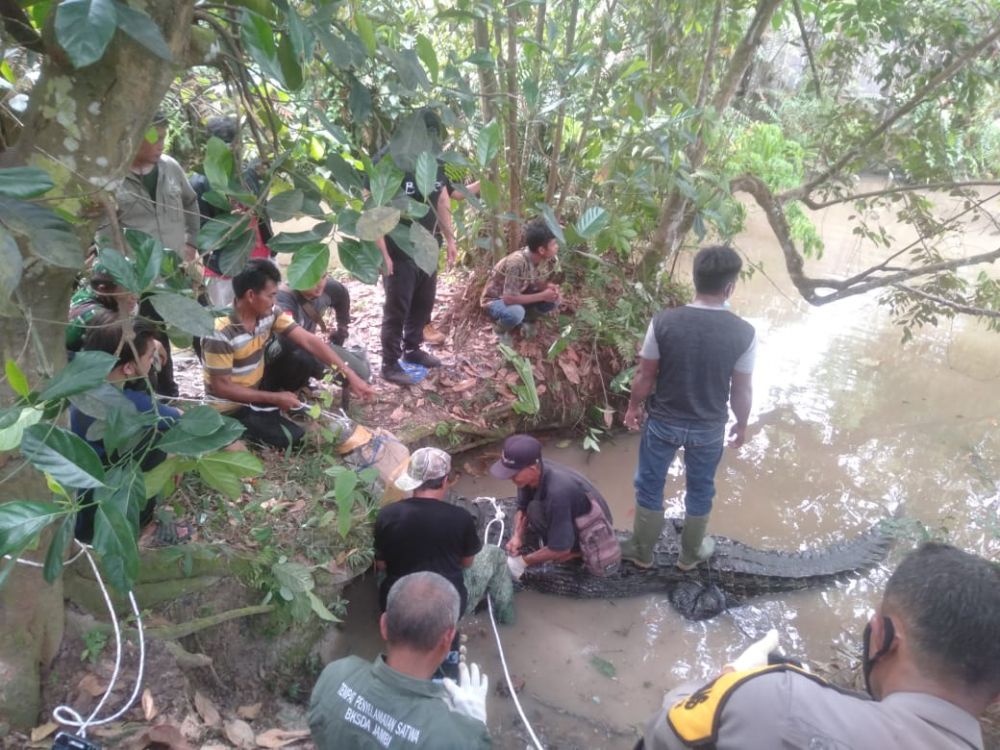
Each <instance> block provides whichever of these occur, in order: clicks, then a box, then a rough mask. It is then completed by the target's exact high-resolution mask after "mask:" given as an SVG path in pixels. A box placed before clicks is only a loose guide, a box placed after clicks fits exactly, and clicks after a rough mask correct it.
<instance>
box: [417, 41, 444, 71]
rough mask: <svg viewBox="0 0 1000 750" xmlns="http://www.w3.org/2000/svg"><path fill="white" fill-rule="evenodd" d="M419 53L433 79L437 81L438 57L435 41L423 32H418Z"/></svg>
mask: <svg viewBox="0 0 1000 750" xmlns="http://www.w3.org/2000/svg"><path fill="white" fill-rule="evenodd" d="M417 55H418V56H419V57H420V60H421V62H423V64H424V67H426V68H427V72H428V73H430V74H431V80H432V81H434V83H437V80H438V70H439V68H438V59H437V53H436V52H435V51H434V42H432V41H431V40H430V39H428V38H427V37H426V36H424V35H423V34H417Z"/></svg>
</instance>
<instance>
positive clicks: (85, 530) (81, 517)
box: [73, 450, 167, 544]
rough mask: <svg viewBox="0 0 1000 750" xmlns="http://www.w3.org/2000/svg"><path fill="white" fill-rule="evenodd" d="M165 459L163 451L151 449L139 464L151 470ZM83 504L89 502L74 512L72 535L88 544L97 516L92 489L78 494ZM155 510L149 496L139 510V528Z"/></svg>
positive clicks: (151, 516) (153, 499) (154, 499)
mask: <svg viewBox="0 0 1000 750" xmlns="http://www.w3.org/2000/svg"><path fill="white" fill-rule="evenodd" d="M166 460H167V454H166V453H164V452H163V451H158V450H152V451H150V452H149V453H147V454H146V457H145V458H143V460H142V462H141V463H140V464H139V466H140V468H141V469H142V470H143V471H152V470H153V469H155V468H156V467H157V466H159V465H160V464H162V463H163V462H164V461H166ZM80 500H82V501H83V502H84V503H85V504H87V503H90V505H87V507H85V508H83V509H82V510H80V511H79V512H77V514H76V529H75V531H74V532H73V535H74V536H75V537H76V538H77V539H79V540H80V541H81V542H83V543H84V544H90V543H91V541H93V539H94V519H95V518H96V516H97V506H96V505H94V504H93V502H94V491H93V490H87V491H86V492H84V493H83V494H82V495H81V496H80ZM155 512H156V497H151V498H149V500H147V501H146V505H145V506H144V507H143V509H142V510H141V511H139V528H140V529H141V528H143V527H144V526H146V525H148V524H149V523H150V522H151V521H152V520H153V514H154V513H155Z"/></svg>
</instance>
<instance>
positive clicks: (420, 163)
mask: <svg viewBox="0 0 1000 750" xmlns="http://www.w3.org/2000/svg"><path fill="white" fill-rule="evenodd" d="M437 173H438V165H437V159H435V158H434V155H433V154H432V153H430V152H429V151H421V152H420V155H419V156H418V157H417V170H416V178H417V190H419V191H420V194H421V195H422V196H424V200H425V201H426V200H427V199H428V198H429V197H430V195H431V193H433V192H434V186H435V185H436V184H437Z"/></svg>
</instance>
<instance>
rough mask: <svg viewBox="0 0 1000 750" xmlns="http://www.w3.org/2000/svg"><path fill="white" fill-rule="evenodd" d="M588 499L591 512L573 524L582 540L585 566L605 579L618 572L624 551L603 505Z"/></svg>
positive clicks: (575, 519) (579, 517)
mask: <svg viewBox="0 0 1000 750" xmlns="http://www.w3.org/2000/svg"><path fill="white" fill-rule="evenodd" d="M588 499H589V500H590V510H589V511H588V512H587V513H585V514H583V515H582V516H578V517H577V518H574V519H573V523H574V524H575V525H576V533H577V536H578V537H579V540H580V552H581V554H582V555H583V562H584V565H586V566H587V570H588V571H589V572H590V573H591V574H592V575H595V576H600V577H601V578H603V577H605V576H609V575H611V574H612V573H615V572H616V571H617V570H618V563H620V562H621V559H622V550H621V547H620V546H619V544H618V537H617V536H615V530H614V529H613V528H611V522H610V521H608V517H607V516H606V515H604V509H603V508H602V507H601V504H600V503H598V502H596V501H595V500H594V498H592V497H588Z"/></svg>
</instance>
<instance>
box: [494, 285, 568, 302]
mask: <svg viewBox="0 0 1000 750" xmlns="http://www.w3.org/2000/svg"><path fill="white" fill-rule="evenodd" d="M500 299H501V300H503V303H504V304H505V305H530V304H532V303H533V302H558V301H559V290H558V289H556V288H553V287H546V288H545V289H543V290H542V291H540V292H533V293H531V294H504V295H503V296H501V297H500Z"/></svg>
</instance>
